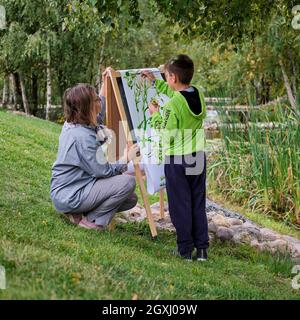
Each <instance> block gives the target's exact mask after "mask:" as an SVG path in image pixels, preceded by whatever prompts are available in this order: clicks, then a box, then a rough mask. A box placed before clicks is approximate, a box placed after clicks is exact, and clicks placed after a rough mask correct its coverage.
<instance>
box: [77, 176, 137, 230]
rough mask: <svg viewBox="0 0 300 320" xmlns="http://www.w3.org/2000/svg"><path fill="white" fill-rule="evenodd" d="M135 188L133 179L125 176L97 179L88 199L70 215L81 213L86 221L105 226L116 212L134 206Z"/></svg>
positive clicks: (135, 201)
mask: <svg viewBox="0 0 300 320" xmlns="http://www.w3.org/2000/svg"><path fill="white" fill-rule="evenodd" d="M135 186H136V181H135V177H134V176H130V175H127V174H121V175H116V176H113V177H110V178H105V179H98V180H97V181H96V182H95V184H94V185H93V187H92V189H91V191H90V193H89V195H88V197H87V198H86V199H85V200H84V201H83V203H82V204H81V205H80V207H79V208H77V209H75V210H74V211H73V212H72V213H83V214H85V215H86V217H87V220H88V221H90V222H94V223H95V224H97V225H102V226H107V225H108V224H109V223H110V222H111V220H112V219H113V217H114V215H115V214H116V213H117V212H121V211H125V210H129V209H131V208H133V207H134V206H135V205H136V203H137V196H136V194H135V193H134V190H135Z"/></svg>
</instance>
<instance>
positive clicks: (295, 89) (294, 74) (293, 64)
mask: <svg viewBox="0 0 300 320" xmlns="http://www.w3.org/2000/svg"><path fill="white" fill-rule="evenodd" d="M292 67H293V77H292V85H293V93H294V97H296V98H297V71H296V65H295V63H294V61H292Z"/></svg>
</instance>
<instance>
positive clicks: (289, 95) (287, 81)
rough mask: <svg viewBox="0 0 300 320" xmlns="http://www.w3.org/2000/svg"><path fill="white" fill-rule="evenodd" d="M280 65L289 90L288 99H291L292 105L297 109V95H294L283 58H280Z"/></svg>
mask: <svg viewBox="0 0 300 320" xmlns="http://www.w3.org/2000/svg"><path fill="white" fill-rule="evenodd" d="M279 65H280V68H281V72H282V76H283V81H284V85H285V88H286V91H287V95H288V99H289V101H290V104H291V107H292V108H293V109H294V110H295V111H297V103H296V98H295V96H294V95H293V90H292V87H291V84H290V81H289V78H288V76H287V74H286V71H285V68H284V65H283V62H282V60H281V59H279Z"/></svg>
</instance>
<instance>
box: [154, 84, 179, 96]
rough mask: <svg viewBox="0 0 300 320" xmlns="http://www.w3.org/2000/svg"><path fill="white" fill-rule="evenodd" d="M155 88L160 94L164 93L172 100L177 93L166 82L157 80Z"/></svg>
mask: <svg viewBox="0 0 300 320" xmlns="http://www.w3.org/2000/svg"><path fill="white" fill-rule="evenodd" d="M155 87H156V89H157V91H158V92H160V93H164V94H165V95H166V96H168V97H169V98H172V97H173V96H174V93H175V91H173V90H172V89H171V88H170V87H169V86H168V84H167V83H166V81H164V80H159V79H156V80H155Z"/></svg>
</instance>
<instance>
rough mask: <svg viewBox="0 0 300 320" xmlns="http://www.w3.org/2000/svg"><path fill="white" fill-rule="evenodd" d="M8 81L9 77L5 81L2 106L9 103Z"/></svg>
mask: <svg viewBox="0 0 300 320" xmlns="http://www.w3.org/2000/svg"><path fill="white" fill-rule="evenodd" d="M8 90H9V86H8V79H7V76H5V78H4V81H3V92H2V105H6V104H7V103H8Z"/></svg>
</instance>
